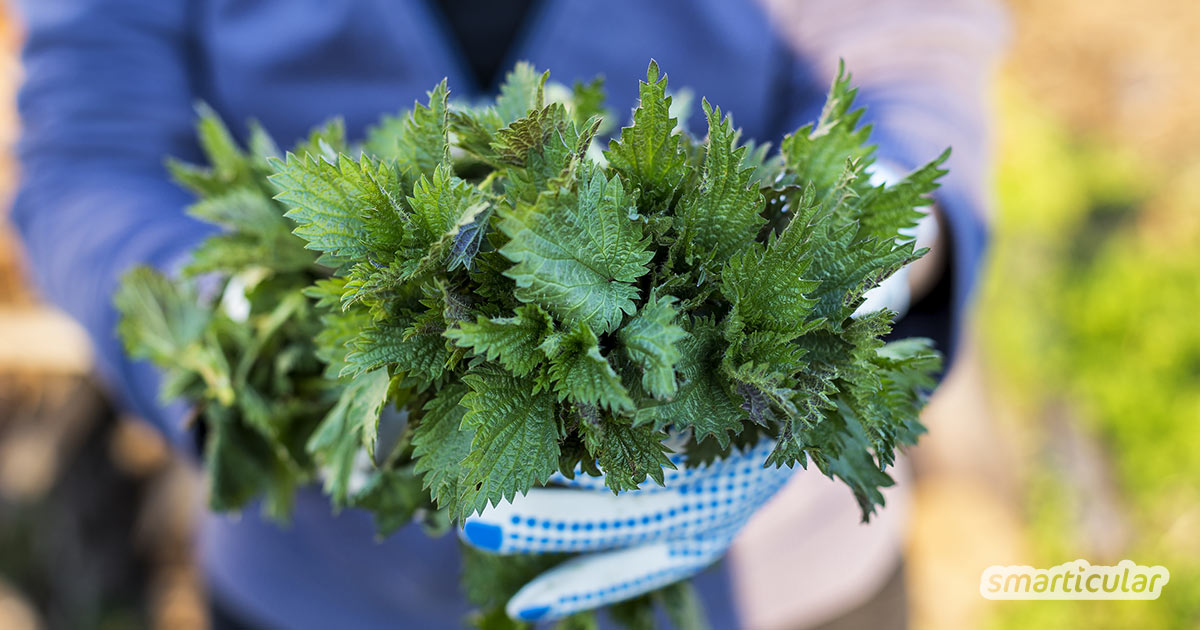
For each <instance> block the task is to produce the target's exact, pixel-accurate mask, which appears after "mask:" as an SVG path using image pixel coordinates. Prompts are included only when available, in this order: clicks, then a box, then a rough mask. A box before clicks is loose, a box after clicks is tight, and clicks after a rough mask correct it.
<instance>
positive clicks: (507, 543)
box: [460, 440, 792, 621]
mask: <svg viewBox="0 0 1200 630" xmlns="http://www.w3.org/2000/svg"><path fill="white" fill-rule="evenodd" d="M772 448H774V441H773V440H763V441H761V442H760V443H759V444H758V445H757V446H755V447H753V448H752V449H749V450H747V451H745V452H738V451H735V452H734V453H733V454H732V455H731V456H730V457H728V458H726V459H723V460H718V461H716V462H713V463H712V464H709V465H701V466H695V467H689V466H687V465H686V461H684V459H683V457H682V456H675V457H673V458H672V461H673V462H674V463H675V464H676V467H677V469H676V470H668V471H666V472H665V475H664V485H663V486H661V487H660V486H658V485H657V484H654V483H653V482H650V481H648V482H646V483H644V484H643V485H642V487H641V488H639V489H638V490H634V491H631V492H623V493H621V494H620V495H613V493H612V491H610V490H609V489H608V488H606V487H604V480H603V479H602V478H598V477H588V476H586V475H578V474H577V475H576V476H575V479H567V478H566V477H564V476H562V475H558V474H556V475H555V477H554V478H552V479H551V481H552V482H553V483H556V484H559V485H561V486H565V487H559V488H534V489H532V490H530V491H529V493H528V494H526V495H525V496H522V497H517V498H516V499H515V500H514V501H512V502H505V503H502V504H500V505H498V506H495V507H490V508H488V509H486V510H484V511H483V513H482V514H480V515H478V516H474V517H470V518H468V519H467V520H466V522H465V523H464V526H463V529H462V530H461V532H460V533H461V536H462V538H463V539H464V540H465V541H466V542H468V543H470V544H471V545H474V546H475V547H478V548H480V549H483V550H486V551H491V552H496V553H501V554H514V553H546V552H573V553H583V554H585V555H581V556H579V557H576V558H572V559H571V560H568V561H567V562H565V563H563V564H561V565H559V566H557V567H555V568H553V569H551V570H549V571H547V572H545V573H543V574H542V575H540V576H538V577H537V578H535V579H534V580H533V581H531V582H530V583H529V584H526V585H525V586H524V587H523V588H522V589H521V590H520V591H519V592H518V593H517V594H516V595H514V596H513V598H512V599H511V600H509V602H508V605H507V607H506V610H507V612H508V614H509V616H510V617H513V618H515V619H523V620H527V621H532V620H538V619H557V618H559V617H563V616H566V615H569V614H572V613H575V612H578V611H581V610H586V609H590V608H597V607H600V606H604V605H606V604H611V603H614V602H618V601H622V600H625V599H629V598H632V597H636V596H638V595H641V594H642V593H646V592H648V591H652V590H654V589H656V588H659V587H661V586H665V585H667V584H670V583H672V582H677V581H679V580H682V579H685V578H688V577H690V576H692V575H694V574H695V573H697V572H699V571H700V570H702V569H704V568H705V567H707V566H708V565H710V564H712V563H713V562H715V561H716V560H717V559H719V558H720V557H721V556H722V555H723V554H724V553H725V551H726V550H727V549H728V548H729V545H730V544H731V543H732V542H733V538H734V536H735V535H736V534H737V532H738V531H740V530H741V529H742V527H743V526H744V525H745V524H746V521H748V520H749V519H750V516H751V515H752V514H753V513H754V512H755V511H756V510H757V509H758V508H759V506H761V505H762V504H763V503H765V502H766V501H767V499H769V498H771V496H772V495H774V494H775V492H776V491H777V490H779V488H781V487H782V486H783V484H784V483H785V482H786V481H787V480H788V478H789V477H790V476H791V474H792V471H791V469H789V468H774V467H770V468H764V467H763V462H765V461H766V458H767V455H768V454H769V453H770V452H771V449H772Z"/></svg>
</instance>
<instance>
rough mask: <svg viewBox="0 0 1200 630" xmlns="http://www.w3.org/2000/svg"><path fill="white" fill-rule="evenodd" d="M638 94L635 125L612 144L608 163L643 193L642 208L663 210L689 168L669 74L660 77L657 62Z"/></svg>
mask: <svg viewBox="0 0 1200 630" xmlns="http://www.w3.org/2000/svg"><path fill="white" fill-rule="evenodd" d="M639 94H640V100H639V101H638V107H637V109H636V110H634V112H633V125H631V126H629V127H625V128H624V129H622V130H621V137H620V138H618V139H617V140H613V141H612V142H611V143H610V144H609V148H608V162H609V164H610V165H612V168H613V170H615V171H616V172H617V173H619V174H620V175H621V176H622V178H624V180H625V181H626V183H628V184H630V187H631V189H633V190H638V191H640V192H641V200H640V204H641V207H643V208H646V209H648V210H662V209H664V208H666V207H667V205H669V204H670V203H671V201H672V200H673V199H674V197H675V195H676V194H677V193H678V192H679V188H680V186H681V185H682V184H683V182H684V180H685V179H686V178H687V176H688V173H689V170H690V169H689V166H688V163H687V157H686V156H685V155H684V152H683V148H682V143H681V140H680V137H679V135H678V134H676V133H675V124H676V120H675V119H674V118H672V117H671V113H670V109H671V97H669V96H667V77H666V75H663V76H662V78H659V71H658V63H656V62H654V61H651V62H650V67H649V68H648V69H647V70H646V81H645V82H644V83H642V84H641V86H640V88H639Z"/></svg>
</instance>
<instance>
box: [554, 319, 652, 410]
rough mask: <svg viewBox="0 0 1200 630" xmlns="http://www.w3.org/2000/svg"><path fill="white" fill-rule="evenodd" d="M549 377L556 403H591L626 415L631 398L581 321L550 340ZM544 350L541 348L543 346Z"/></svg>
mask: <svg viewBox="0 0 1200 630" xmlns="http://www.w3.org/2000/svg"><path fill="white" fill-rule="evenodd" d="M553 343H554V346H553V350H552V351H551V352H548V353H547V354H549V355H550V378H551V379H553V380H554V390H555V391H556V392H558V399H559V400H568V399H569V400H571V401H572V402H576V403H582V404H595V405H600V406H601V407H605V408H607V409H609V410H611V411H614V412H621V413H630V412H632V411H633V410H634V404H633V399H632V398H630V397H629V392H628V391H626V389H625V386H624V385H622V384H621V377H619V376H617V373H616V371H615V370H613V367H612V364H611V363H609V362H608V359H607V358H606V357H605V356H604V355H603V354H601V353H600V340H599V339H597V338H596V334H595V333H594V332H592V329H591V328H589V327H588V325H587V324H586V323H584V322H579V323H577V324H575V328H573V329H572V330H571V331H570V332H568V333H566V334H565V335H562V336H561V337H560V338H557V339H554V342H553ZM543 347H545V346H543Z"/></svg>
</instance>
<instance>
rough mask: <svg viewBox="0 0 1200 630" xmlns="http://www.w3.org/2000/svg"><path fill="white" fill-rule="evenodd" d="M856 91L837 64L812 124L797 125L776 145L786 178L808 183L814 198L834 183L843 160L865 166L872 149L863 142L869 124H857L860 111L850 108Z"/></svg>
mask: <svg viewBox="0 0 1200 630" xmlns="http://www.w3.org/2000/svg"><path fill="white" fill-rule="evenodd" d="M857 93H858V90H856V89H854V88H851V87H850V75H849V74H847V73H846V69H845V66H844V65H840V64H839V66H838V73H837V77H836V78H834V80H833V86H832V87H831V88H830V89H829V97H828V98H827V99H826V101H825V108H824V109H822V110H821V117H820V118H819V119H818V120H817V122H816V124H815V125H814V124H809V125H805V126H804V127H801V128H800V129H798V130H796V132H795V133H793V134H790V135H788V136H787V137H786V138H784V139H783V143H782V144H781V145H780V153H781V155H782V156H783V160H784V164H785V166H786V168H787V173H788V177H787V179H788V181H789V182H793V181H794V182H800V183H801V184H804V183H810V184H812V185H813V186H815V187H816V191H817V197H818V198H824V197H825V196H826V195H828V194H829V192H830V191H831V190H833V188H834V187H835V186H837V184H838V181H839V179H840V177H841V175H842V169H843V167H844V166H845V164H846V161H847V160H853V161H855V162H862V163H863V165H864V166H865V164H866V163H867V161H868V160H869V158H870V156H871V154H872V153H873V152H874V150H875V147H874V146H873V145H870V144H867V138H868V137H869V136H870V135H871V127H870V126H869V125H867V126H862V127H859V126H858V122H859V120H860V119H861V118H862V115H863V110H862V109H853V107H854V97H855V96H856V95H857Z"/></svg>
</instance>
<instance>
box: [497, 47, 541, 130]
mask: <svg viewBox="0 0 1200 630" xmlns="http://www.w3.org/2000/svg"><path fill="white" fill-rule="evenodd" d="M549 77H550V73H549V72H542V73H539V72H538V71H537V70H536V69H535V68H534V67H533V65H531V64H529V63H527V62H524V61H521V62H518V63H517V65H516V66H515V67H514V68H513V69H512V71H511V72H509V73H508V74H506V75H505V76H504V83H503V84H501V86H500V94H499V96H497V97H496V109H495V111H496V113H497V114H499V116H500V120H501V122H502V123H503V124H505V125H507V124H510V123H512V122H514V121H516V120H519V119H521V118H524V117H525V116H526V115H527V114H528V113H529V112H530V110H538V109H541V108H542V105H543V103H542V98H543V96H542V92H543V90H544V89H545V87H546V79H547V78H549Z"/></svg>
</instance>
